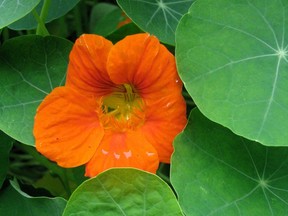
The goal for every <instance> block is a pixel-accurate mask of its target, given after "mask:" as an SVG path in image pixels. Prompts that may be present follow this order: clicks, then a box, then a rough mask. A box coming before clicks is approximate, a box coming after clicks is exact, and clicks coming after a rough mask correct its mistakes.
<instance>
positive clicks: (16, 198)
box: [0, 182, 66, 216]
mask: <svg viewBox="0 0 288 216" xmlns="http://www.w3.org/2000/svg"><path fill="white" fill-rule="evenodd" d="M10 183H11V185H10V186H9V187H7V188H5V189H4V190H3V191H1V193H0V212H1V215H7V216H10V215H11V216H12V215H21V216H32V215H41V216H52V215H53V216H61V215H62V212H63V210H64V208H65V205H66V200H64V199H62V198H59V197H57V198H48V197H31V196H29V195H28V194H26V193H24V192H23V191H21V189H20V188H19V186H18V185H17V184H16V183H15V182H10Z"/></svg>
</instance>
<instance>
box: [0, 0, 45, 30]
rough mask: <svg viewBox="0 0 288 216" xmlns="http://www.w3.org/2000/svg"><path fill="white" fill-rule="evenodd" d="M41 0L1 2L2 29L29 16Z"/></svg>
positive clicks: (0, 21)
mask: <svg viewBox="0 0 288 216" xmlns="http://www.w3.org/2000/svg"><path fill="white" fill-rule="evenodd" d="M39 2H40V0H29V1H19V0H9V1H7V0H0V14H1V15H0V29H1V28H3V27H5V26H7V25H9V24H10V23H12V22H15V21H16V20H18V19H20V18H22V17H24V16H25V15H26V14H28V13H29V12H30V11H32V9H33V8H34V7H36V5H37V4H38V3H39Z"/></svg>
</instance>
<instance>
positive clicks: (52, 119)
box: [33, 87, 104, 167]
mask: <svg viewBox="0 0 288 216" xmlns="http://www.w3.org/2000/svg"><path fill="white" fill-rule="evenodd" d="M97 109H99V104H97V103H96V100H92V99H89V98H86V97H84V96H83V95H82V94H80V93H78V92H76V91H74V90H73V89H70V88H68V87H59V88H56V89H54V90H53V91H52V92H51V93H50V94H49V95H48V96H47V97H46V98H45V99H44V101H43V102H42V103H41V104H40V106H39V108H38V110H37V113H36V116H35V122H34V131H33V132H34V136H35V141H36V148H37V150H38V151H39V152H40V153H42V154H43V155H44V156H46V157H47V158H49V159H50V160H52V161H56V162H57V163H58V164H59V165H60V166H62V167H75V166H79V165H82V164H85V163H87V161H89V160H90V159H91V157H92V156H93V155H94V153H95V151H96V149H97V147H98V144H99V143H100V141H101V139H102V137H103V135H104V130H103V129H102V127H101V126H100V123H99V120H98V115H97V112H96V110H97Z"/></svg>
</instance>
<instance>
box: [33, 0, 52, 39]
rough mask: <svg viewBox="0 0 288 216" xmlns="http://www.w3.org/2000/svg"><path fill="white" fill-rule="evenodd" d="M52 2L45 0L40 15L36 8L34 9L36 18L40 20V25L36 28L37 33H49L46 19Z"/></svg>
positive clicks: (44, 34)
mask: <svg viewBox="0 0 288 216" xmlns="http://www.w3.org/2000/svg"><path fill="white" fill-rule="evenodd" d="M50 3H51V0H44V3H43V6H42V10H41V14H40V16H39V15H38V13H37V12H36V10H35V9H34V10H33V11H32V12H33V15H34V17H35V19H36V20H37V22H38V26H37V29H36V34H37V35H42V36H48V35H49V32H48V30H47V28H46V26H45V20H46V17H47V15H48V11H49V6H50Z"/></svg>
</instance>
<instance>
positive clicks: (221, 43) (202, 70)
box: [176, 0, 288, 146]
mask: <svg viewBox="0 0 288 216" xmlns="http://www.w3.org/2000/svg"><path fill="white" fill-rule="evenodd" d="M287 17H288V1H281V0H253V1H246V0H218V1H215V0H201V1H197V2H195V4H193V5H192V6H191V8H190V11H189V14H187V15H185V16H184V17H183V19H182V20H181V22H180V24H179V27H178V29H177V32H176V58H177V65H178V69H179V73H180V76H181V78H182V79H183V81H184V83H185V87H186V88H187V90H188V92H189V93H190V94H191V96H192V98H193V99H194V101H195V103H196V104H197V105H198V107H199V109H200V110H201V111H202V112H203V113H204V114H205V115H206V116H207V117H208V118H210V119H212V120H213V121H216V122H218V123H220V124H222V125H224V126H226V127H229V128H230V129H231V130H232V131H233V132H235V133H236V134H239V135H242V136H244V137H246V138H249V139H251V140H255V141H259V142H260V143H262V144H264V145H271V146H287V145H288V142H287V140H288V133H287V128H288V64H287V63H288V56H287V55H288V54H287V52H288V28H286V26H287Z"/></svg>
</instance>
